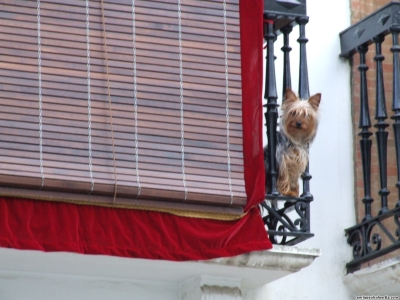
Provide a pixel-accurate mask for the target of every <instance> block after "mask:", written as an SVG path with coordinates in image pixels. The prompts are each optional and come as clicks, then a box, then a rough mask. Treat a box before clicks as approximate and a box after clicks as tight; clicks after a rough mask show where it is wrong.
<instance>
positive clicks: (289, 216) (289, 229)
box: [261, 0, 313, 245]
mask: <svg viewBox="0 0 400 300" xmlns="http://www.w3.org/2000/svg"><path fill="white" fill-rule="evenodd" d="M308 20H309V18H308V17H307V15H306V1H305V0H264V38H265V41H266V43H267V46H266V49H267V56H266V78H265V94H264V98H265V99H266V102H267V103H266V105H264V106H265V108H266V113H265V119H266V131H267V138H268V148H267V153H266V157H265V159H266V165H268V168H266V176H267V182H266V190H267V194H266V200H265V201H264V202H263V203H262V204H261V205H262V208H263V221H264V224H265V225H266V227H267V228H268V234H269V238H270V240H271V242H272V243H273V244H281V245H295V244H297V243H299V242H301V241H303V240H305V239H308V238H310V237H312V236H313V234H312V233H311V232H310V203H311V201H313V196H312V194H311V193H310V179H311V175H310V173H309V168H308V166H307V168H306V170H305V172H304V173H303V175H302V180H303V193H302V194H301V195H300V197H297V198H294V197H287V196H283V195H280V194H279V192H278V190H277V177H278V172H277V164H276V159H275V153H276V140H277V134H276V133H277V121H278V107H279V105H278V102H277V99H278V92H277V88H276V77H275V55H274V44H275V41H276V37H277V35H278V34H283V46H282V48H281V49H282V51H283V57H284V66H283V94H284V93H285V91H286V89H287V88H292V83H291V70H290V51H291V50H292V48H291V47H290V45H289V35H290V34H291V32H292V29H293V27H294V26H297V25H298V27H299V31H300V35H299V38H298V39H297V41H298V43H299V47H300V66H299V78H300V79H299V89H298V94H299V96H300V98H302V99H308V98H309V97H310V93H309V83H308V70H307V55H306V44H307V42H308V39H307V38H306V34H305V26H306V24H307V23H308ZM283 94H282V95H283Z"/></svg>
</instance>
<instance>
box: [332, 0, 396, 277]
mask: <svg viewBox="0 0 400 300" xmlns="http://www.w3.org/2000/svg"><path fill="white" fill-rule="evenodd" d="M399 33H400V3H398V2H397V3H395V2H392V3H389V4H388V5H386V6H384V7H382V8H381V9H379V10H378V11H376V12H375V13H373V14H371V15H369V16H367V17H366V18H364V19H363V20H361V21H359V22H358V23H356V24H354V25H352V26H351V27H349V28H348V29H346V30H344V31H343V32H341V33H340V41H341V54H340V55H341V56H342V57H345V58H348V59H352V57H353V55H357V54H356V53H358V56H359V61H360V64H359V66H358V71H359V73H360V77H359V78H360V91H359V92H360V118H359V126H358V127H359V128H360V132H359V133H358V135H359V137H360V141H359V147H360V153H361V165H362V174H363V192H364V198H363V199H362V203H363V204H364V217H363V219H362V220H361V222H360V223H359V224H357V225H355V226H353V227H351V228H348V229H346V230H345V232H346V235H347V238H348V239H347V241H348V243H349V244H350V245H351V246H352V247H353V260H352V261H351V262H349V263H348V264H347V269H348V271H349V272H353V271H354V270H357V269H359V268H360V266H361V264H362V263H365V262H367V261H370V260H372V259H374V258H377V257H381V256H383V255H386V254H387V253H390V252H393V251H394V250H396V249H398V248H400V61H399V54H400V46H399V38H398V35H399ZM388 34H390V35H391V38H392V47H391V49H390V50H391V52H392V53H393V74H392V75H393V82H392V84H393V85H392V88H393V91H392V95H393V98H392V111H393V116H392V117H391V119H392V120H393V122H392V128H393V130H392V131H391V130H390V124H389V122H388V120H387V119H388V113H387V109H386V99H385V84H384V83H385V81H384V70H383V63H382V62H383V60H384V59H385V57H384V55H382V43H383V41H384V39H385V36H387V35H388ZM370 45H373V47H374V48H375V56H374V61H375V69H376V74H375V78H376V80H375V91H376V95H375V124H374V125H373V126H374V127H375V128H376V131H375V138H376V144H377V153H378V155H377V156H378V166H379V181H380V186H379V192H378V194H379V197H380V200H381V201H380V209H379V211H378V213H377V214H376V215H373V213H372V204H373V202H374V199H373V198H372V196H373V195H371V146H372V138H371V136H372V135H373V133H372V132H371V131H370V128H371V119H370V109H369V105H368V86H367V82H368V80H367V71H368V66H367V64H366V55H367V52H368V51H369V48H373V47H369V46H370ZM389 134H390V135H392V134H393V136H394V146H395V153H396V159H397V166H396V167H397V183H396V187H397V189H398V196H397V199H398V200H397V203H395V204H394V207H389V205H388V196H389V193H390V192H389V189H388V180H387V177H388V172H387V158H388V156H387V155H388V136H389Z"/></svg>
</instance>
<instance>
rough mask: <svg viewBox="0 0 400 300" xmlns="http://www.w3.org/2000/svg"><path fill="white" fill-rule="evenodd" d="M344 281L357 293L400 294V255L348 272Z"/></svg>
mask: <svg viewBox="0 0 400 300" xmlns="http://www.w3.org/2000/svg"><path fill="white" fill-rule="evenodd" d="M343 281H344V283H345V284H346V285H347V286H348V287H349V289H350V291H351V292H352V293H353V294H354V295H355V296H357V295H388V296H398V295H400V256H398V257H395V258H392V259H388V260H385V261H383V262H380V263H377V264H375V265H373V266H371V267H368V268H365V269H362V270H359V271H356V272H354V273H351V274H347V275H346V276H345V277H344V279H343Z"/></svg>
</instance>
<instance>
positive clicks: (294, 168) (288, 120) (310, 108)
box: [265, 88, 321, 197]
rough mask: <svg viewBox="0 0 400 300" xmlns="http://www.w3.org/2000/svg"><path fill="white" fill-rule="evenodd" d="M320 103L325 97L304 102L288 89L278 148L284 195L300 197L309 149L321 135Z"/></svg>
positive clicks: (284, 102) (281, 190)
mask: <svg viewBox="0 0 400 300" xmlns="http://www.w3.org/2000/svg"><path fill="white" fill-rule="evenodd" d="M320 101H321V94H315V95H314V96H311V97H310V98H309V99H308V100H302V99H300V98H298V97H297V96H296V94H295V93H294V92H293V91H292V90H291V89H290V88H288V89H287V90H286V94H285V100H284V101H283V103H282V115H281V121H280V131H278V132H277V148H276V162H277V165H278V166H277V168H278V180H277V189H278V192H279V193H280V194H281V195H284V196H290V197H299V178H300V175H301V174H302V173H303V172H304V171H305V169H306V166H307V163H308V149H309V146H310V144H311V142H312V141H313V140H314V137H315V134H316V132H317V127H318V107H319V103H320ZM265 152H266V151H265ZM265 154H266V153H265ZM265 157H266V155H265Z"/></svg>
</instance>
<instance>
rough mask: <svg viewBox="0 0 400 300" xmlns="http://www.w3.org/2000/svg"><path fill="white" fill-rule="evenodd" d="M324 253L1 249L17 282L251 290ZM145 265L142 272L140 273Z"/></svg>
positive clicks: (2, 261)
mask: <svg viewBox="0 0 400 300" xmlns="http://www.w3.org/2000/svg"><path fill="white" fill-rule="evenodd" d="M320 255H321V251H320V250H319V249H308V248H298V247H289V246H274V248H273V249H271V250H269V251H261V252H251V253H246V254H242V255H238V256H235V257H230V258H218V259H212V260H207V261H188V262H172V261H162V260H146V259H128V258H120V257H110V256H101V255H81V254H75V253H63V252H47V253H45V252H40V251H28V250H14V249H5V248H0V265H1V266H2V268H1V270H0V279H1V278H5V277H8V278H9V276H11V275H12V277H13V278H15V280H16V281H18V280H22V282H23V281H24V280H26V279H27V278H31V279H32V278H35V277H39V278H41V279H42V280H46V281H49V284H51V281H52V280H54V279H53V278H58V279H60V278H65V279H68V278H71V276H72V278H73V277H79V278H80V279H82V280H83V281H85V280H88V281H90V280H93V279H95V280H98V281H102V282H114V283H115V282H138V281H140V282H142V283H144V284H145V282H148V284H152V283H154V282H159V283H164V284H167V285H171V287H173V286H179V285H180V284H182V283H184V282H185V281H187V280H188V279H190V278H205V277H208V278H219V279H221V281H220V283H221V284H219V282H218V280H217V281H214V285H222V286H223V285H224V284H223V282H236V283H237V287H238V288H240V289H242V288H246V289H252V288H256V287H259V286H262V285H264V284H267V283H268V282H271V281H274V280H277V279H279V278H281V277H283V276H286V275H289V274H291V273H294V272H297V271H299V270H300V269H302V268H305V267H307V266H309V265H310V264H311V263H312V262H313V261H314V259H315V258H316V257H318V256H320ZM138 270H140V272H138Z"/></svg>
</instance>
